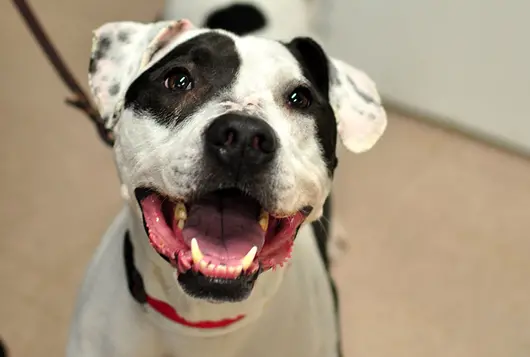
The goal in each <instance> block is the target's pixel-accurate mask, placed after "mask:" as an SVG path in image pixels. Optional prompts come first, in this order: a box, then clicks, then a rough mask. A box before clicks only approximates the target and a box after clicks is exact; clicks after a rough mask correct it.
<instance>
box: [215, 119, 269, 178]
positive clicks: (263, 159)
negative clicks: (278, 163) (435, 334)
mask: <svg viewBox="0 0 530 357" xmlns="http://www.w3.org/2000/svg"><path fill="white" fill-rule="evenodd" d="M205 139H206V147H207V150H208V152H209V153H210V155H212V156H213V157H215V158H216V159H217V160H218V161H219V162H220V163H221V164H222V165H224V166H231V167H232V169H235V170H241V169H243V167H245V166H246V167H262V166H263V165H264V164H266V163H268V162H270V161H271V160H272V159H273V158H274V155H275V153H276V150H277V146H278V145H277V139H276V134H275V132H274V130H273V129H272V127H271V126H270V125H269V124H267V123H266V122H265V121H264V120H262V119H259V118H255V117H251V116H247V115H243V114H237V113H228V114H224V115H222V116H220V117H218V118H216V119H215V120H214V121H213V122H212V123H211V124H210V126H209V127H208V128H207V129H206V133H205Z"/></svg>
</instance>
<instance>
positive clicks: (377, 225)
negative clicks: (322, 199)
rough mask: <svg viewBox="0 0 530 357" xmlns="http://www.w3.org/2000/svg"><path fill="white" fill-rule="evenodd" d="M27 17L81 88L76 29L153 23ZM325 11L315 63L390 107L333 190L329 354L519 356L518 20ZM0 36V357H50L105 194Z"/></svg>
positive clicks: (83, 62)
mask: <svg viewBox="0 0 530 357" xmlns="http://www.w3.org/2000/svg"><path fill="white" fill-rule="evenodd" d="M183 1H185V0H183ZM285 1H287V0H285ZM31 4H32V6H33V7H34V9H35V10H36V13H37V15H38V17H39V18H40V19H41V20H42V22H43V24H44V26H45V28H46V30H47V31H48V33H49V35H50V36H51V37H52V39H53V41H54V43H55V44H56V46H57V47H58V48H59V49H60V51H61V53H62V54H63V55H64V58H65V59H66V60H67V63H68V64H69V65H70V66H71V67H72V69H73V70H74V73H75V74H76V76H77V78H78V79H79V80H80V82H81V83H83V85H85V88H86V72H87V64H88V58H89V52H90V46H91V31H92V30H93V29H94V28H96V27H98V26H100V25H101V24H103V23H104V22H107V21H116V20H137V21H151V20H153V18H154V17H155V15H156V14H157V13H158V12H159V11H160V10H161V9H163V2H162V1H161V0H149V1H140V0H135V1H123V0H119V1H112V2H111V1H108V0H92V1H65V0H41V1H32V2H31ZM326 7H327V10H326V11H325V12H322V13H321V15H320V17H321V20H322V23H321V24H320V26H321V36H322V38H323V39H324V41H325V44H326V47H327V48H328V51H329V52H330V53H331V54H332V55H334V56H337V57H340V58H342V59H344V60H347V61H349V62H350V63H352V64H354V65H355V66H357V67H359V68H362V69H363V70H365V71H367V72H368V73H369V74H370V75H371V76H372V78H373V79H374V80H375V81H376V82H377V84H378V86H379V89H380V91H381V94H382V95H383V97H384V99H385V103H387V107H388V109H389V126H388V130H387V132H386V133H385V135H384V136H383V139H382V140H381V141H380V143H379V144H378V145H376V146H375V148H374V149H373V150H372V151H370V152H368V153H366V154H363V155H358V156H357V155H353V154H348V153H346V152H341V155H340V157H341V161H340V165H339V170H338V174H337V178H336V183H335V192H338V194H337V195H336V200H335V203H334V204H335V208H336V211H335V212H336V214H337V215H339V217H340V218H339V221H340V222H341V224H342V229H343V231H344V232H346V234H344V237H343V238H344V241H343V244H342V249H343V251H342V252H341V254H340V256H339V259H338V260H337V262H336V265H335V268H334V274H335V276H336V279H337V281H338V285H339V290H340V297H341V308H342V315H341V319H342V325H343V339H344V348H345V356H352V357H353V356H355V357H383V356H385V357H387V356H392V357H420V356H421V357H424V356H430V357H437V356H452V357H460V356H461V357H490V356H491V357H493V356H496V357H497V356H498V357H500V356H503V357H504V356H511V357H523V356H524V357H527V356H529V355H530V283H529V282H530V259H529V258H528V254H529V252H530V233H529V232H530V189H529V183H530V164H529V161H528V159H527V157H526V155H527V154H528V153H530V115H529V112H528V110H527V105H526V104H525V103H526V102H527V100H528V98H530V69H529V67H528V63H530V41H528V34H529V33H530V25H529V22H528V21H527V19H526V18H525V17H527V16H528V13H529V11H530V6H529V5H528V4H527V3H525V2H522V1H521V2H517V1H505V2H502V4H501V3H500V2H495V1H489V0H481V1H478V0H467V1H455V0H453V1H445V2H435V1H419V0H402V1H399V2H398V1H389V0H355V1H346V0H343V1H339V0H335V1H329V2H328V3H327V5H326ZM183 16H185V15H183ZM0 29H1V31H0V45H1V56H0V75H1V78H2V81H1V83H0V118H1V119H0V155H1V156H0V159H1V161H0V162H1V170H2V171H1V178H0V197H1V201H0V225H1V227H2V233H1V234H0V284H1V285H0V336H1V338H2V339H3V340H5V342H6V344H7V345H8V347H9V349H10V351H11V355H12V356H17V357H29V356H37V355H46V356H61V355H63V354H64V346H65V341H66V337H67V330H68V326H69V322H70V316H71V313H72V308H73V305H74V301H75V298H76V296H77V289H78V287H79V285H80V283H81V279H82V277H83V274H84V270H85V268H86V265H87V263H88V261H89V259H90V257H91V255H92V253H93V251H94V248H95V247H96V245H97V244H98V241H99V239H100V237H101V235H102V233H103V232H104V231H105V229H106V227H107V226H108V225H109V224H110V222H111V221H112V220H113V218H114V215H115V214H116V213H117V212H118V210H119V209H120V207H121V202H120V195H119V186H118V180H117V177H116V172H115V169H114V167H113V160H112V155H111V151H110V150H109V149H107V148H106V147H105V146H104V145H103V144H102V142H101V141H100V140H99V138H98V137H97V135H96V133H95V130H94V128H93V127H92V125H91V124H90V123H89V121H88V120H87V119H86V118H85V117H84V116H83V115H82V114H81V113H80V112H78V111H76V110H73V109H71V108H70V107H67V106H65V105H64V104H63V100H64V98H65V97H66V96H67V95H68V94H69V93H68V91H67V90H66V88H65V87H64V85H63V84H62V82H61V81H60V80H59V79H58V77H57V76H56V74H55V73H54V71H53V70H52V67H51V66H50V65H49V63H48V62H47V59H46V58H45V57H44V55H43V54H42V52H41V51H40V49H39V48H38V46H37V45H36V44H35V42H34V40H33V37H32V36H31V35H30V33H29V32H28V29H27V28H26V27H25V25H24V23H23V22H22V20H21V18H20V16H19V15H18V13H17V12H16V11H15V9H14V8H13V6H12V5H11V2H10V1H2V2H0Z"/></svg>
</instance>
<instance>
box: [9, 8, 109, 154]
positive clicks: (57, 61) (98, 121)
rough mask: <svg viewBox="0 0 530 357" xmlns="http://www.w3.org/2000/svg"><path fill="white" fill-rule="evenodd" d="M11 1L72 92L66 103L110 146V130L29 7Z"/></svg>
mask: <svg viewBox="0 0 530 357" xmlns="http://www.w3.org/2000/svg"><path fill="white" fill-rule="evenodd" d="M13 3H14V5H15V7H16V8H17V10H18V12H19V13H20V15H21V16H22V18H23V19H24V21H25V23H26V25H27V26H28V27H29V29H30V31H31V33H32V35H33V37H35V39H36V40H37V43H38V44H39V45H40V48H41V49H42V51H43V52H44V54H45V55H46V57H47V58H48V61H50V63H51V64H52V66H53V68H54V69H55V71H56V72H57V74H58V75H59V77H60V78H61V80H62V81H63V83H64V84H65V85H66V86H67V87H68V89H70V91H71V92H72V98H67V99H66V103H67V104H68V105H70V106H72V107H74V108H77V109H79V110H81V111H83V112H84V113H85V115H87V116H88V118H89V119H90V120H91V121H92V123H93V124H94V125H95V126H96V129H97V131H98V133H99V136H100V138H101V140H103V142H105V144H107V145H108V146H112V145H113V144H114V136H113V134H112V131H111V130H109V129H107V128H106V127H105V124H104V121H103V119H102V118H101V116H100V115H99V112H98V111H97V109H96V108H95V107H94V106H93V104H92V103H91V101H90V99H89V96H87V95H86V93H85V92H84V91H83V89H82V88H81V86H80V85H79V82H78V81H77V80H76V79H75V77H74V76H73V74H72V71H71V70H70V69H69V68H68V66H67V65H66V63H65V62H64V60H63V59H62V58H61V56H60V54H59V52H58V51H57V49H56V48H55V46H54V45H53V44H52V43H51V41H50V39H49V37H48V35H47V34H46V33H45V32H44V29H43V27H42V25H41V24H40V22H39V20H38V19H37V17H36V16H35V14H34V12H33V10H32V9H31V7H30V6H29V5H28V3H27V2H26V1H25V0H13Z"/></svg>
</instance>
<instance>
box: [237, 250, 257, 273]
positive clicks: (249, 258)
mask: <svg viewBox="0 0 530 357" xmlns="http://www.w3.org/2000/svg"><path fill="white" fill-rule="evenodd" d="M257 252H258V247H256V246H253V247H252V248H251V249H250V250H249V251H248V253H247V255H245V257H244V258H243V259H241V266H242V267H243V270H247V269H248V268H249V267H250V265H251V264H252V262H253V261H254V258H255V257H256V253H257Z"/></svg>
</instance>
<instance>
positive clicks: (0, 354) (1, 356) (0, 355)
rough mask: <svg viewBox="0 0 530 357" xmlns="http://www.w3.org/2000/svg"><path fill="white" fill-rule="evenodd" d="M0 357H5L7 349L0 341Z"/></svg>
mask: <svg viewBox="0 0 530 357" xmlns="http://www.w3.org/2000/svg"><path fill="white" fill-rule="evenodd" d="M0 357H7V348H6V346H5V345H4V343H3V342H2V340H1V339H0Z"/></svg>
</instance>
